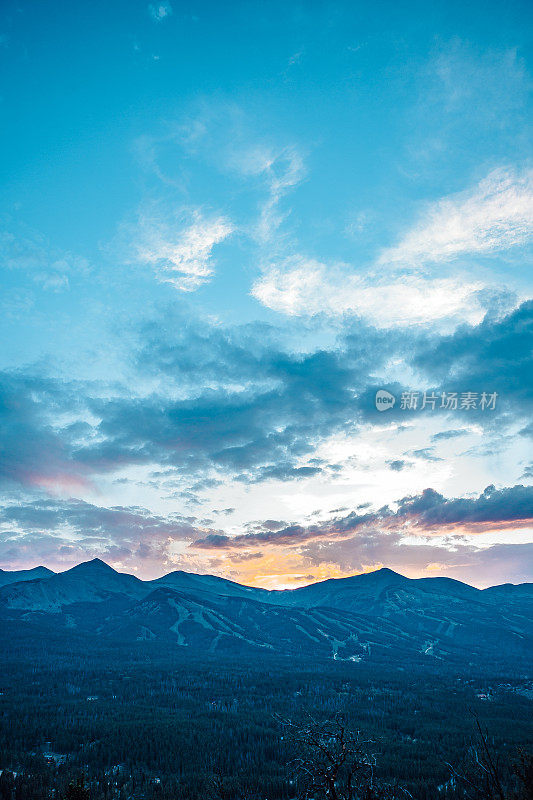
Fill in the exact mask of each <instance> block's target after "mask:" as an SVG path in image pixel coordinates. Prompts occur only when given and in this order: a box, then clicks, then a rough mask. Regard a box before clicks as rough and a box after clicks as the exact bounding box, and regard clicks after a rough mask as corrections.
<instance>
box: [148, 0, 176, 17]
mask: <svg viewBox="0 0 533 800" xmlns="http://www.w3.org/2000/svg"><path fill="white" fill-rule="evenodd" d="M148 13H149V14H150V16H151V17H152V19H153V20H155V21H156V22H161V21H162V20H164V19H166V18H167V17H170V16H171V14H172V6H171V5H170V3H169V2H166V0H165V1H164V2H160V3H150V5H149V6H148Z"/></svg>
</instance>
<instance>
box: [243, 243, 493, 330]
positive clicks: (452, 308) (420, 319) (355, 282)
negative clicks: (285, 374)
mask: <svg viewBox="0 0 533 800" xmlns="http://www.w3.org/2000/svg"><path fill="white" fill-rule="evenodd" d="M483 288H484V286H483V284H481V283H477V282H473V281H468V280H462V279H460V278H459V277H456V278H433V279H431V278H423V277H420V276H415V275H407V276H398V275H395V276H393V277H389V278H387V279H385V280H383V279H381V278H380V277H379V276H360V275H354V274H350V273H349V272H348V271H347V270H346V268H343V267H326V266H325V265H324V264H321V263H319V262H317V261H313V260H309V259H303V258H300V259H295V260H293V261H292V262H291V264H290V265H284V268H283V269H271V270H269V271H268V272H266V273H265V274H264V275H263V276H262V277H261V278H260V279H259V280H257V281H256V283H255V284H254V286H253V288H252V295H253V296H254V297H255V298H256V299H257V300H259V301H260V302H261V303H262V304H263V305H264V306H267V307H268V308H271V309H273V310H275V311H280V312H282V313H284V314H287V315H289V316H303V315H313V314H319V313H325V314H328V315H342V314H357V315H359V316H362V317H364V318H367V319H369V320H370V321H371V322H372V324H373V325H376V326H377V327H381V328H388V327H391V326H394V325H409V324H416V323H427V322H433V321H439V320H445V319H461V320H462V321H468V322H471V323H476V322H479V321H480V320H481V319H482V318H483V316H484V313H485V308H484V305H483V302H482V298H481V296H480V295H479V292H480V290H482V289H483Z"/></svg>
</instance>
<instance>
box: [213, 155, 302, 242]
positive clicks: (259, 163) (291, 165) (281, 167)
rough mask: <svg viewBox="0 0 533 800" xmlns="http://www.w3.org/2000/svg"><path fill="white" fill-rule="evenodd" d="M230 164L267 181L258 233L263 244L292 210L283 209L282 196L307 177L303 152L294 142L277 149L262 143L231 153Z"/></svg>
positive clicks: (244, 172)
mask: <svg viewBox="0 0 533 800" xmlns="http://www.w3.org/2000/svg"><path fill="white" fill-rule="evenodd" d="M228 164H229V166H230V168H232V169H235V170H236V171H238V172H239V173H240V174H241V175H243V176H244V177H246V178H250V177H259V178H261V179H262V180H263V181H264V183H265V187H266V191H267V197H266V199H265V200H264V201H263V202H262V203H261V204H260V211H259V219H258V221H257V225H256V230H255V235H256V238H257V239H258V240H259V241H260V242H261V243H262V244H265V243H267V242H269V241H271V240H272V237H273V236H274V234H276V233H277V232H278V230H279V228H280V226H281V225H282V223H283V221H284V220H285V218H286V217H287V216H288V213H289V212H288V211H286V212H283V211H282V210H281V209H280V202H281V200H282V199H283V198H284V197H285V196H286V195H287V194H288V193H289V192H290V191H291V190H292V189H294V188H295V187H296V186H297V185H298V184H299V183H300V182H301V181H302V180H303V178H304V175H305V165H304V160H303V157H302V155H301V153H300V152H299V151H298V150H297V149H296V148H295V147H292V146H288V147H284V148H282V149H278V150H276V149H273V148H270V147H266V146H263V145H256V146H251V147H244V148H242V147H240V148H239V149H238V150H236V151H234V152H232V153H231V154H230V156H229V158H228Z"/></svg>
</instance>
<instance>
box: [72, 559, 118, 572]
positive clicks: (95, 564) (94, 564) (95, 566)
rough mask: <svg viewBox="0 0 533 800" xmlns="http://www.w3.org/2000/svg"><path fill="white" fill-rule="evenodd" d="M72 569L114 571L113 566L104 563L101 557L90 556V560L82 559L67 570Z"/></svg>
mask: <svg viewBox="0 0 533 800" xmlns="http://www.w3.org/2000/svg"><path fill="white" fill-rule="evenodd" d="M73 570H80V571H83V572H95V571H98V572H116V570H114V569H113V567H110V566H109V564H106V562H105V561H102V559H101V558H92V559H91V560H90V561H82V563H81V564H77V565H76V566H75V567H72V570H69V572H72V571H73Z"/></svg>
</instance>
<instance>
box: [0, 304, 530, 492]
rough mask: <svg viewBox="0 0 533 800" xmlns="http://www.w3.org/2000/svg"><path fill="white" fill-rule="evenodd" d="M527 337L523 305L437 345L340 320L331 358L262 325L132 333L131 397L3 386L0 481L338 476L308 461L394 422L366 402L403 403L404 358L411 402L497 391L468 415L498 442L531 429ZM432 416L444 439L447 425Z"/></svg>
mask: <svg viewBox="0 0 533 800" xmlns="http://www.w3.org/2000/svg"><path fill="white" fill-rule="evenodd" d="M532 325H533V303H529V304H523V305H522V306H521V307H520V308H519V309H517V310H516V311H514V312H513V313H512V314H508V315H506V316H504V317H501V318H494V317H489V318H487V319H485V320H484V321H483V322H482V323H481V324H480V325H477V326H470V327H468V326H465V327H463V328H461V329H458V330H457V331H456V332H455V333H454V334H452V335H447V336H442V335H438V334H432V335H428V334H427V332H426V331H424V332H420V333H418V332H416V331H415V332H412V331H399V332H398V331H394V332H389V331H378V330H376V329H374V328H371V327H369V326H367V325H365V324H364V323H362V322H361V321H358V320H351V322H350V325H349V327H348V326H345V327H344V329H343V333H342V336H340V337H339V339H338V340H337V341H335V342H334V343H332V344H330V345H329V346H328V347H317V346H316V345H314V346H313V347H311V348H310V349H309V350H308V351H306V352H303V353H299V352H293V351H292V350H291V349H290V348H288V347H287V345H286V344H283V343H282V340H283V336H282V332H281V331H280V330H279V329H276V328H274V327H273V326H269V325H265V324H260V323H257V324H247V325H242V326H231V327H225V326H222V325H220V324H217V323H216V322H212V321H209V320H206V319H196V318H194V317H192V316H191V315H190V314H189V313H187V312H185V311H183V312H182V311H179V312H173V313H170V312H169V314H168V316H166V317H164V316H163V317H158V318H157V319H156V320H152V321H151V322H149V323H146V324H144V325H142V326H140V327H139V329H138V337H139V343H138V348H139V349H138V350H137V351H136V356H135V360H134V361H133V362H132V363H131V369H132V375H133V376H137V378H135V377H134V378H132V382H131V383H130V384H129V385H120V384H119V383H107V384H106V383H103V384H92V383H90V382H83V381H80V382H74V381H71V382H69V381H61V380H57V379H52V378H47V377H45V376H39V375H34V374H31V373H30V372H27V373H25V372H24V371H23V370H19V371H16V372H4V373H0V399H1V401H2V402H1V403H0V427H1V431H2V446H3V450H2V464H1V467H0V478H1V479H2V480H3V482H4V483H5V484H6V485H11V486H16V485H22V486H28V487H40V488H41V489H43V490H47V491H49V492H51V493H54V492H58V493H60V494H63V493H65V492H66V491H69V493H70V494H74V493H76V494H78V493H79V490H76V487H80V486H85V487H90V486H91V485H92V484H93V483H94V481H95V480H96V478H97V477H98V476H101V475H106V474H109V473H111V474H113V473H117V477H120V474H121V473H123V472H124V470H126V469H127V468H129V467H132V466H135V465H138V466H143V467H145V468H147V469H150V470H155V471H156V472H157V473H158V476H156V477H154V479H153V480H154V481H155V483H156V484H157V486H158V487H160V490H161V488H162V487H163V486H164V485H168V487H169V489H170V488H171V485H172V484H173V488H172V491H174V492H175V491H177V490H179V491H186V490H187V491H202V490H205V489H207V488H210V487H213V485H217V483H216V482H217V481H219V480H220V479H224V480H236V481H238V482H239V483H247V484H253V483H257V482H259V481H263V482H264V481H269V480H279V481H283V480H287V479H291V480H292V479H294V480H302V479H304V478H311V477H316V476H317V475H318V474H319V473H320V472H321V471H326V472H327V471H328V470H330V469H335V468H336V467H335V465H336V464H338V460H339V455H338V453H332V454H331V456H330V458H331V459H333V460H332V462H331V463H329V462H327V461H324V460H323V459H318V460H317V459H316V458H315V456H316V454H317V448H318V447H319V446H320V445H321V444H322V443H323V442H325V441H327V440H328V439H329V438H330V437H332V436H345V435H346V436H347V437H348V438H349V439H350V441H352V440H354V441H355V439H354V437H356V434H357V432H358V431H359V430H360V429H361V428H362V427H364V426H368V425H383V424H384V425H389V424H390V423H391V422H392V423H394V424H397V423H398V421H399V419H400V418H401V416H402V414H405V412H402V411H399V410H397V409H394V410H393V411H391V412H388V416H387V419H382V417H384V415H381V414H379V412H377V411H376V409H375V402H374V398H375V392H376V388H379V387H380V386H383V385H387V386H390V388H391V391H393V392H395V393H396V394H397V393H398V392H399V391H401V390H402V389H401V387H399V386H398V385H397V384H394V385H393V384H391V383H390V382H384V381H383V376H385V375H386V374H387V372H388V370H389V365H390V364H391V363H392V364H395V363H398V364H399V365H400V366H401V368H402V370H403V369H404V368H405V366H404V365H405V357H406V354H408V361H407V364H408V367H409V368H410V369H412V368H414V369H416V371H417V374H418V376H419V380H420V381H421V382H423V384H424V385H421V386H420V388H421V389H423V388H426V387H428V388H429V387H431V386H433V387H434V388H435V389H439V388H441V387H442V388H443V389H444V390H447V391H450V390H451V389H454V388H457V389H458V390H460V391H463V390H464V391H466V390H467V389H468V390H469V391H474V392H475V391H478V392H481V391H491V392H492V391H495V392H497V393H498V395H499V398H500V399H499V400H498V406H497V410H496V411H495V412H492V411H491V412H490V413H488V412H487V413H485V414H484V415H483V414H481V413H480V414H478V415H477V416H476V424H478V425H480V426H486V427H487V429H488V430H490V429H494V426H497V427H498V430H499V431H500V432H501V430H503V428H504V426H506V425H511V424H512V425H515V426H517V425H520V423H521V420H523V419H528V418H529V409H530V402H531V385H530V382H529V381H528V380H527V375H529V374H530V373H531V369H532V365H531V347H530V342H531V326H532ZM300 339H301V332H300ZM395 369H396V367H395ZM140 376H142V382H141V377H140ZM136 380H138V381H139V383H138V385H136V383H135V381H136ZM500 400H501V402H500ZM511 410H512V412H513V414H512V416H511V414H510V412H511ZM422 413H425V412H421V414H422ZM440 413H442V414H444V413H446V425H447V429H448V428H450V427H452V429H453V425H454V422H453V419H454V415H453V414H450V413H448V412H444V411H443V412H440ZM457 414H459V415H461V414H462V415H463V420H464V414H465V412H464V411H463V412H460V411H458V412H457ZM455 419H456V420H457V417H455ZM456 424H457V423H456ZM524 424H525V423H522V427H524ZM436 441H438V440H436ZM421 444H423V442H421ZM410 447H411V449H412V447H413V445H412V444H411V445H410ZM418 450H419V451H420V453H419V456H424V455H425V456H426V457H431V458H434V459H435V458H439V456H440V454H439V453H436V454H435V455H434V454H433V453H432V452H431V451H430V450H428V449H427V447H419V448H418ZM396 460H401V456H399V457H398V458H397V459H396ZM165 471H167V474H166V475H165V474H164V473H165ZM393 471H394V469H393ZM213 482H215V483H213ZM185 484H187V485H185ZM195 486H196V488H194V487H195Z"/></svg>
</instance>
